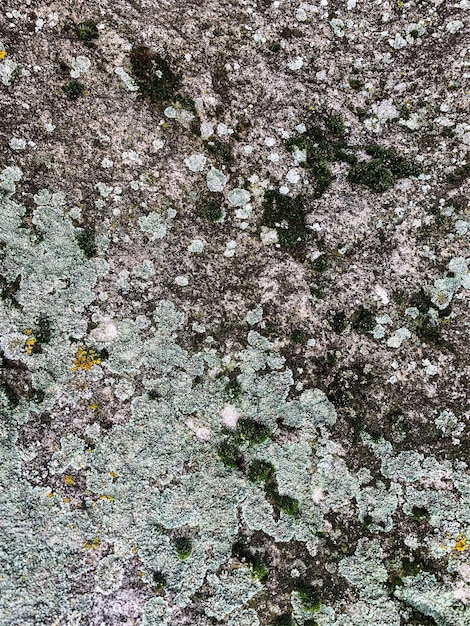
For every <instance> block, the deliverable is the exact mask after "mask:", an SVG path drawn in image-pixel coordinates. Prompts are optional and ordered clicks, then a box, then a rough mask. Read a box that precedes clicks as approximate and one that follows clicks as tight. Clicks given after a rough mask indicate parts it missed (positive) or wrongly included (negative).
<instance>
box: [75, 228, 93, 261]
mask: <svg viewBox="0 0 470 626" xmlns="http://www.w3.org/2000/svg"><path fill="white" fill-rule="evenodd" d="M76 241H77V245H78V247H79V248H80V250H81V251H82V252H83V254H84V255H85V256H86V258H87V259H91V257H92V256H95V254H96V250H97V248H96V240H95V233H94V231H93V230H91V229H89V228H85V229H84V230H82V232H81V233H79V234H78V235H77V237H76Z"/></svg>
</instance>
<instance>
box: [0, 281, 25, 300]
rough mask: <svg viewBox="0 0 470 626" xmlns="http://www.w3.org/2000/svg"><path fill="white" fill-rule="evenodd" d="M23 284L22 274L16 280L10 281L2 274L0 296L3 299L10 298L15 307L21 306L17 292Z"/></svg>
mask: <svg viewBox="0 0 470 626" xmlns="http://www.w3.org/2000/svg"><path fill="white" fill-rule="evenodd" d="M20 286H21V274H18V276H17V277H16V278H15V280H13V281H11V282H9V281H8V280H7V279H6V278H5V276H2V275H1V274H0V298H1V299H2V300H10V301H11V303H12V304H13V306H14V307H15V308H20V305H19V303H18V301H17V299H16V293H17V292H18V291H19V289H20Z"/></svg>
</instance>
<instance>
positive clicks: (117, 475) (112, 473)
mask: <svg viewBox="0 0 470 626" xmlns="http://www.w3.org/2000/svg"><path fill="white" fill-rule="evenodd" d="M109 475H110V476H111V477H112V478H114V479H116V480H117V479H118V478H119V474H116V472H109Z"/></svg>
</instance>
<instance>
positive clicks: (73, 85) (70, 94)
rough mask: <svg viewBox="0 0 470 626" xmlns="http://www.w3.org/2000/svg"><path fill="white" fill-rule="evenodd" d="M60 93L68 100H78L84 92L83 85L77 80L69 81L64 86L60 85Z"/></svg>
mask: <svg viewBox="0 0 470 626" xmlns="http://www.w3.org/2000/svg"><path fill="white" fill-rule="evenodd" d="M62 91H63V92H64V93H65V95H66V96H67V98H68V99H69V100H78V98H79V97H80V96H81V95H82V94H83V93H84V91H85V85H84V84H83V83H81V82H80V81H79V80H71V81H69V82H68V83H66V84H65V85H62Z"/></svg>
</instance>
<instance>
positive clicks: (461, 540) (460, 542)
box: [452, 533, 468, 552]
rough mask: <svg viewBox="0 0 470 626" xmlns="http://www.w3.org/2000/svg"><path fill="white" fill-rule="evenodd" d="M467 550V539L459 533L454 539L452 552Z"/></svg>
mask: <svg viewBox="0 0 470 626" xmlns="http://www.w3.org/2000/svg"><path fill="white" fill-rule="evenodd" d="M467 548H468V542H467V538H466V537H464V536H463V535H462V533H459V534H458V535H457V537H456V538H455V544H454V547H453V548H452V550H456V551H457V552H463V551H464V550H466V549H467Z"/></svg>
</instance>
